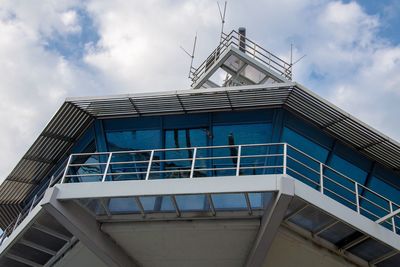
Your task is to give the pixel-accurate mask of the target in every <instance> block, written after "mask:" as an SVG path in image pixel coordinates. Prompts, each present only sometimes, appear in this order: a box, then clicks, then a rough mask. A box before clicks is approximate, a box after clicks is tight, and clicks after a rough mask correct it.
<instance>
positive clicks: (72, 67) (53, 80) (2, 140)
mask: <svg viewBox="0 0 400 267" xmlns="http://www.w3.org/2000/svg"><path fill="white" fill-rule="evenodd" d="M220 4H221V5H223V1H222V0H220ZM220 25H221V21H220V17H219V13H218V7H217V4H216V1H215V0H196V1H194V0H193V1H184V0H146V1H126V0H113V1H109V0H96V1H92V0H84V1H75V0H68V1H60V0H31V1H24V0H0V120H1V121H2V122H3V123H2V127H1V132H0V180H2V179H3V178H5V177H6V176H7V175H8V173H9V172H10V171H11V170H12V168H13V167H14V166H15V165H16V163H17V162H18V160H19V159H20V158H21V157H22V156H23V154H24V153H25V152H26V151H27V149H28V148H29V147H30V146H31V145H32V143H33V142H34V140H35V139H36V138H37V137H38V135H39V134H40V132H41V131H42V130H43V128H44V127H45V125H46V124H47V123H48V122H49V121H50V119H51V117H52V116H53V115H54V113H55V112H56V111H57V109H58V108H59V107H60V106H61V104H62V103H63V101H64V100H65V98H66V97H75V96H97V95H110V94H124V93H135V92H149V91H163V90H181V89H188V88H189V87H190V81H189V79H187V73H188V70H189V64H190V58H189V57H188V56H187V55H186V54H185V53H184V52H183V51H182V50H181V49H180V46H183V47H185V48H186V49H188V50H190V48H191V46H192V42H193V38H194V35H195V33H196V32H197V34H198V43H197V44H198V45H197V49H196V55H195V60H194V66H195V67H196V66H198V65H199V64H200V63H201V62H202V60H204V59H205V57H206V56H207V55H208V54H209V53H210V52H211V51H212V50H213V49H214V48H215V47H216V45H217V44H218V42H219V32H220ZM240 26H244V27H246V28H247V36H248V37H249V38H250V39H252V40H254V41H256V42H257V43H259V44H261V45H262V46H263V47H265V48H267V49H268V50H270V51H271V52H273V53H275V54H277V55H279V56H280V57H282V58H284V59H289V55H290V45H291V44H293V47H294V59H298V58H300V57H301V56H303V55H306V56H305V57H304V58H303V59H302V60H301V61H300V62H299V63H297V64H296V65H295V66H294V75H293V80H294V81H296V82H299V83H301V84H303V85H304V86H306V87H308V88H309V89H310V90H312V91H314V92H316V93H317V94H319V95H321V96H322V97H324V98H326V99H328V100H329V101H331V102H332V103H334V104H335V105H337V106H339V107H341V108H342V109H344V110H345V111H347V112H349V113H350V114H352V115H354V116H356V117H357V118H359V119H361V120H362V121H364V122H366V123H368V124H370V125H371V126H373V127H375V128H376V129H379V130H380V131H381V132H383V133H385V134H387V135H388V136H390V137H392V138H393V139H395V140H400V124H399V119H398V116H399V114H400V107H399V106H400V105H399V103H400V75H399V74H400V32H399V31H400V30H399V29H400V1H397V0H379V1H376V0H359V1H354V0H353V1H349V0H341V1H340V0H338V1H328V0H301V1H300V0H299V1H297V0H280V1H275V0H252V1H242V0H230V1H228V8H227V14H226V24H225V29H226V32H230V31H231V30H232V29H237V28H238V27H240Z"/></svg>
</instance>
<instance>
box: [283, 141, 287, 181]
mask: <svg viewBox="0 0 400 267" xmlns="http://www.w3.org/2000/svg"><path fill="white" fill-rule="evenodd" d="M286 174H287V143H284V144H283V175H286Z"/></svg>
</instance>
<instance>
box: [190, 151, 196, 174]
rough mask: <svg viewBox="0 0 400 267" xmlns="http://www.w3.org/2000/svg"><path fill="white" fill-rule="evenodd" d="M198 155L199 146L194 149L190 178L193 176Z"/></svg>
mask: <svg viewBox="0 0 400 267" xmlns="http://www.w3.org/2000/svg"><path fill="white" fill-rule="evenodd" d="M196 155H197V147H195V148H194V149H193V157H192V166H191V168H190V176H189V178H193V175H194V167H195V166H196Z"/></svg>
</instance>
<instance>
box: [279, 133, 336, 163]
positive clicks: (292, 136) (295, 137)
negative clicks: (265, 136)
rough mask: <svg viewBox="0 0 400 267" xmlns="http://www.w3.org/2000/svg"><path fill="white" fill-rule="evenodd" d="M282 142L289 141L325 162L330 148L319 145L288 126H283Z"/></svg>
mask: <svg viewBox="0 0 400 267" xmlns="http://www.w3.org/2000/svg"><path fill="white" fill-rule="evenodd" d="M282 142H286V143H289V144H291V145H292V146H294V147H296V148H298V149H300V150H301V151H303V152H304V153H306V154H308V155H310V156H311V157H313V158H315V159H317V160H319V161H322V162H325V161H326V158H327V157H328V153H329V151H328V149H326V148H324V147H322V146H320V145H318V144H317V143H315V142H313V141H311V140H310V139H308V138H306V137H304V136H302V135H300V134H298V133H297V132H295V131H293V130H291V129H289V128H287V127H284V128H283V134H282Z"/></svg>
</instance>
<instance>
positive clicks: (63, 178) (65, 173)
mask: <svg viewBox="0 0 400 267" xmlns="http://www.w3.org/2000/svg"><path fill="white" fill-rule="evenodd" d="M71 160H72V154H71V155H69V158H68V162H67V165H66V166H65V170H64V174H63V177H62V179H61V184H63V183H64V182H65V176H67V173H68V168H69V164H70V163H71Z"/></svg>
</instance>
